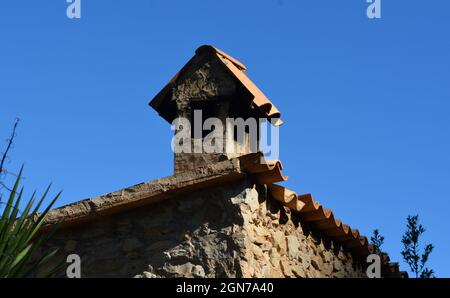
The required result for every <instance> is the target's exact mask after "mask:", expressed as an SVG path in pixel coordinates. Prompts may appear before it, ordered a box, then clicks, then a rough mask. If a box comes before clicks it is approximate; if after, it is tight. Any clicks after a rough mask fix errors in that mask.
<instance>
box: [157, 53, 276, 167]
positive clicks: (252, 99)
mask: <svg viewBox="0 0 450 298" xmlns="http://www.w3.org/2000/svg"><path fill="white" fill-rule="evenodd" d="M245 71H246V67H245V66H244V65H243V64H242V63H240V62H239V61H237V60H236V59H234V58H232V57H231V56H229V55H227V54H225V53H224V52H222V51H220V50H218V49H216V48H214V47H212V46H208V45H205V46H201V47H200V48H198V49H197V50H196V52H195V56H194V57H193V58H192V59H191V60H190V61H189V62H188V63H187V64H186V65H185V66H184V67H183V68H182V69H181V70H180V71H179V72H178V73H177V74H176V75H175V77H174V78H173V79H172V80H170V82H169V83H168V84H167V85H166V86H165V87H164V88H163V89H162V90H161V91H160V92H159V93H158V94H157V95H156V96H155V98H154V99H153V100H152V101H151V102H150V106H151V107H152V108H153V109H155V110H156V111H157V112H158V113H159V115H160V116H161V117H162V118H164V119H165V120H166V121H168V122H169V123H171V124H172V125H173V129H174V130H175V137H174V143H175V145H174V148H175V149H176V150H175V153H174V154H175V165H174V168H175V174H178V173H181V172H184V171H188V170H192V169H196V168H198V167H202V166H206V165H209V164H211V163H217V162H220V161H223V160H226V159H230V158H235V157H239V156H242V155H245V154H249V153H255V152H257V151H258V150H259V141H260V125H259V119H267V120H269V121H271V122H272V124H273V125H275V126H277V125H281V124H282V121H281V120H280V119H279V117H280V112H279V111H278V109H277V108H276V107H275V106H274V105H273V104H272V103H271V102H270V100H269V99H268V98H267V97H266V96H265V95H264V94H263V93H262V92H261V90H259V89H258V87H256V85H255V84H254V83H253V82H252V81H250V79H249V78H248V77H247V75H246V74H245ZM207 119H209V120H207ZM188 127H190V131H189V130H188V129H187V128H188Z"/></svg>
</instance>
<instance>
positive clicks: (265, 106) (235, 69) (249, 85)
mask: <svg viewBox="0 0 450 298" xmlns="http://www.w3.org/2000/svg"><path fill="white" fill-rule="evenodd" d="M195 54H196V55H195V56H194V57H193V58H192V59H191V60H190V61H189V62H188V63H187V64H186V65H185V66H184V67H183V68H182V69H181V70H180V71H178V73H177V74H176V75H175V76H174V77H173V78H172V79H171V80H170V81H169V83H167V84H166V86H165V87H164V88H163V89H162V90H161V91H160V92H159V93H158V94H157V95H156V96H155V97H154V98H153V99H152V100H151V102H150V103H149V105H150V106H151V107H152V108H153V109H155V110H156V111H157V112H158V113H159V114H160V115H161V117H163V118H164V119H165V120H166V121H168V122H169V123H170V122H172V121H173V120H174V119H175V115H173V114H170V113H169V114H168V113H165V112H164V106H165V105H164V103H165V102H166V101H168V100H170V98H169V96H170V93H171V92H170V91H171V90H172V88H173V87H174V86H175V85H176V84H177V82H178V79H179V78H180V76H181V75H182V74H183V73H184V71H185V70H186V68H187V66H188V65H189V64H190V63H191V61H192V60H193V59H194V58H196V57H197V56H202V55H212V56H214V55H215V56H216V57H218V58H219V59H220V61H221V62H222V63H223V65H224V66H225V67H226V69H227V70H228V71H229V73H230V74H232V75H233V76H234V77H235V78H236V79H237V80H238V81H239V82H240V83H241V84H242V86H243V87H244V88H245V89H247V90H248V91H249V93H250V94H251V95H252V96H253V99H252V105H254V106H255V107H256V108H257V109H258V110H259V111H260V113H261V115H262V117H264V118H267V119H269V120H270V119H275V122H274V123H273V124H274V125H275V126H279V125H281V124H283V121H282V120H281V119H280V116H281V112H280V111H279V110H278V109H277V108H276V107H275V105H274V104H273V103H272V102H271V101H270V100H269V99H268V98H267V97H266V96H265V95H264V93H263V92H262V91H261V90H260V89H259V88H258V87H257V86H256V85H255V84H254V83H253V82H252V81H251V80H250V78H249V77H248V76H247V75H246V74H245V71H246V70H247V68H246V66H245V65H244V64H243V63H241V62H239V61H238V60H237V59H235V58H233V57H231V56H230V55H228V54H226V53H225V52H223V51H221V50H219V49H218V48H215V47H213V46H211V45H202V46H200V47H199V48H197V50H196V51H195Z"/></svg>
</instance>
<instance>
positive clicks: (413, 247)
mask: <svg viewBox="0 0 450 298" xmlns="http://www.w3.org/2000/svg"><path fill="white" fill-rule="evenodd" d="M423 233H425V228H424V227H423V226H422V225H421V224H419V215H414V216H411V215H410V216H408V218H407V226H406V231H405V234H404V235H403V237H402V243H403V250H402V252H401V254H402V256H403V260H404V261H405V262H406V263H407V264H408V265H409V268H410V269H411V271H412V272H413V273H414V275H415V277H416V278H419V277H420V278H432V277H435V276H434V271H433V269H429V268H427V267H426V264H427V262H428V260H429V257H430V254H431V252H432V251H433V249H434V246H433V244H427V245H426V246H425V248H424V250H423V252H421V249H420V245H419V242H420V237H421V236H422V235H423Z"/></svg>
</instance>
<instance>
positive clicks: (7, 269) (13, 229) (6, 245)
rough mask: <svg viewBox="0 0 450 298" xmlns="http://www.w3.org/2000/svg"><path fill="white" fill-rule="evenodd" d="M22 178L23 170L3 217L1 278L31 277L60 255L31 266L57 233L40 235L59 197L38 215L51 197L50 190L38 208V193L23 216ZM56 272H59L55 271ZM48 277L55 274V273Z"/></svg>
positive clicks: (1, 223)
mask: <svg viewBox="0 0 450 298" xmlns="http://www.w3.org/2000/svg"><path fill="white" fill-rule="evenodd" d="M21 177H22V169H21V170H20V173H19V175H18V177H17V179H16V182H15V184H14V187H13V188H12V190H11V192H10V194H9V199H8V200H7V202H6V203H5V204H4V209H3V213H2V214H1V217H0V277H2V278H5V277H27V276H31V274H33V273H35V272H36V270H37V269H39V268H41V267H42V266H43V265H45V264H46V263H47V262H48V261H49V260H50V259H51V258H52V257H53V256H54V255H55V254H56V252H57V250H55V251H52V252H50V253H49V254H46V255H44V256H43V257H42V258H40V259H39V260H37V261H36V262H33V263H32V262H31V256H32V255H33V254H34V253H35V252H36V250H37V249H38V248H39V247H40V245H41V244H42V243H43V242H44V241H46V240H47V239H48V238H49V237H51V235H52V234H53V232H54V230H53V231H52V232H51V233H46V234H45V235H42V234H39V233H38V231H39V229H40V228H41V227H42V224H43V223H44V219H45V216H46V215H47V213H48V211H49V210H50V209H51V207H52V206H53V204H54V203H55V201H56V200H57V199H58V197H59V196H60V193H59V194H58V195H57V196H56V197H55V198H53V199H52V201H51V202H50V204H49V205H48V206H47V208H45V210H44V211H43V212H42V213H39V212H38V211H39V208H40V207H41V206H42V203H43V202H44V199H45V198H46V196H47V194H48V191H49V189H50V186H49V187H48V188H47V190H46V191H45V193H44V195H43V196H42V197H41V198H40V199H39V201H37V204H36V205H35V202H36V196H35V195H36V193H34V194H33V195H32V197H31V199H30V200H29V201H28V202H27V204H26V206H25V208H24V209H23V212H20V211H19V206H20V203H21V200H22V196H23V188H21V189H20V191H19V184H20V180H21ZM58 269H59V268H58ZM55 270H57V269H56V268H55ZM48 273H49V274H53V270H52V271H50V272H48Z"/></svg>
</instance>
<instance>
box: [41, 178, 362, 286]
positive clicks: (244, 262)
mask: <svg viewBox="0 0 450 298" xmlns="http://www.w3.org/2000/svg"><path fill="white" fill-rule="evenodd" d="M73 208H75V209H76V208H77V207H73ZM66 211H67V210H66ZM74 212H76V211H74ZM69 213H70V211H69ZM57 247H59V248H60V249H61V250H60V252H59V254H58V257H57V258H55V259H54V260H53V263H54V264H56V263H57V262H58V261H60V260H64V258H65V257H66V256H67V255H69V254H78V255H79V256H80V258H81V272H82V275H81V276H82V277H143V278H152V277H364V276H365V275H364V270H363V268H362V265H361V264H359V263H358V262H356V261H355V260H354V259H353V257H352V256H351V254H350V253H347V252H346V251H344V250H343V249H342V248H338V247H337V246H336V247H334V246H333V242H327V241H326V240H324V239H321V238H320V237H319V236H318V235H315V234H314V233H311V232H310V231H309V230H308V228H307V227H306V226H304V225H302V223H301V222H300V221H299V219H298V218H297V217H296V216H295V214H292V213H291V211H290V210H289V209H288V208H286V207H284V206H282V205H281V204H279V203H278V202H276V201H272V200H269V199H267V198H266V196H265V192H264V190H263V189H258V190H257V189H256V188H255V186H254V185H253V184H252V183H251V182H250V181H248V180H247V179H244V180H240V181H236V182H229V183H226V184H224V185H222V186H214V187H210V188H206V189H201V190H197V191H194V192H192V193H188V194H183V195H179V196H175V197H172V198H171V199H170V200H164V201H161V202H159V203H156V204H153V205H149V206H147V207H145V208H137V209H134V210H130V211H127V212H124V213H119V214H116V215H112V216H106V217H104V218H100V219H98V220H96V221H95V222H93V223H80V224H76V225H73V226H69V227H66V228H63V229H61V230H60V231H59V232H58V233H57V234H56V235H55V236H54V237H53V238H52V241H50V242H48V243H46V245H45V246H44V247H43V250H47V249H53V248H57ZM44 271H45V270H43V271H42V272H44ZM60 274H61V276H64V274H65V272H61V273H60Z"/></svg>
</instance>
